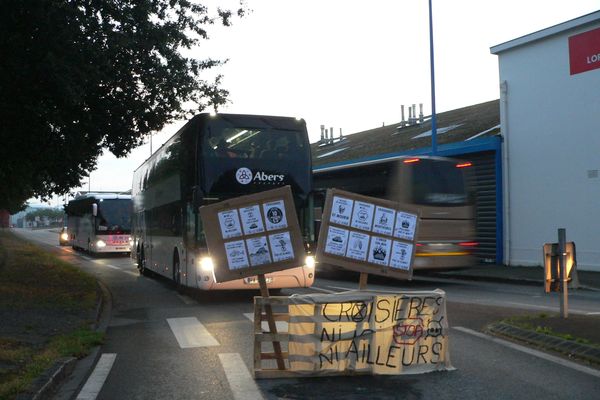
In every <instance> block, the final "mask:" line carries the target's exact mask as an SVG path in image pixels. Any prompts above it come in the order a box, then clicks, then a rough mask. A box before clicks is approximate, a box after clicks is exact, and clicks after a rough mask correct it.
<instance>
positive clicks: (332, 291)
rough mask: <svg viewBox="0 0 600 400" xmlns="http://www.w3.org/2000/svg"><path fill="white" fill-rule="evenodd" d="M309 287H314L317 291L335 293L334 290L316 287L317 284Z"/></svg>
mask: <svg viewBox="0 0 600 400" xmlns="http://www.w3.org/2000/svg"><path fill="white" fill-rule="evenodd" d="M310 288H311V289H314V290H317V291H319V292H323V293H335V290H329V289H323V288H320V287H317V286H314V285H313V286H311V287H310Z"/></svg>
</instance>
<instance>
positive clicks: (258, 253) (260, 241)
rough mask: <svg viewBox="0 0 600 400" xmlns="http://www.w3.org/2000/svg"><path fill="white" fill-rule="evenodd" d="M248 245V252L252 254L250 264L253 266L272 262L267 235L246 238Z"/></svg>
mask: <svg viewBox="0 0 600 400" xmlns="http://www.w3.org/2000/svg"><path fill="white" fill-rule="evenodd" d="M246 245H247V246H248V253H249V255H250V264H251V265H252V266H253V267H254V266H257V265H262V264H269V263H270V262H271V254H270V253H269V248H268V245H267V237H266V236H259V237H256V238H251V239H246Z"/></svg>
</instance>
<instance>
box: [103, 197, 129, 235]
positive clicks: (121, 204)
mask: <svg viewBox="0 0 600 400" xmlns="http://www.w3.org/2000/svg"><path fill="white" fill-rule="evenodd" d="M130 216H131V200H122V199H108V200H107V199H103V200H100V201H99V202H98V218H96V231H97V232H98V233H104V234H107V233H108V234H115V233H130V232H131V219H130Z"/></svg>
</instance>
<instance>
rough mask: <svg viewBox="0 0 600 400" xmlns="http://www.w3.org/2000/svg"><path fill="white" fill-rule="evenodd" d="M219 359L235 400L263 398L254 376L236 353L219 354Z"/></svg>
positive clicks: (257, 399)
mask: <svg viewBox="0 0 600 400" xmlns="http://www.w3.org/2000/svg"><path fill="white" fill-rule="evenodd" d="M219 359H220V360H221V365H222V366H223V370H224V371H225V376H227V382H229V387H230V388H231V391H232V393H233V398H234V399H235V400H255V399H256V400H260V399H263V396H262V394H261V393H260V390H259V389H258V386H257V385H256V382H255V381H254V378H252V375H250V372H249V371H248V368H246V364H244V360H242V357H241V356H240V355H239V354H238V353H225V354H219Z"/></svg>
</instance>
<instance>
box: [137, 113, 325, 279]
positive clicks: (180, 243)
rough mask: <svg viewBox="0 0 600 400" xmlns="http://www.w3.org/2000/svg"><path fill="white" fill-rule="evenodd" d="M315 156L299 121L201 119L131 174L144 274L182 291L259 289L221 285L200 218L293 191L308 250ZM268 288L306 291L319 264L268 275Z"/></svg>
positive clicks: (311, 260) (240, 117)
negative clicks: (230, 202) (241, 199)
mask: <svg viewBox="0 0 600 400" xmlns="http://www.w3.org/2000/svg"><path fill="white" fill-rule="evenodd" d="M311 165H312V163H311V154H310V146H309V142H308V133H307V131H306V124H305V122H304V121H303V120H301V119H296V118H289V117H270V116H255V115H236V114H216V115H210V114H199V115H197V116H195V117H194V118H192V119H191V120H190V121H189V122H187V123H186V124H185V125H184V126H183V127H182V128H181V129H180V130H179V131H178V132H177V133H176V134H175V135H174V136H173V137H171V138H170V139H169V140H168V141H167V142H166V143H165V144H164V145H162V146H161V147H160V148H159V149H158V150H157V151H156V152H155V153H154V154H152V155H151V156H150V158H148V160H146V161H145V162H144V163H143V164H142V165H141V166H140V167H138V168H137V169H136V170H135V172H134V174H133V188H132V196H133V207H134V215H133V231H132V238H133V245H134V248H133V252H132V257H134V256H135V258H136V260H137V265H138V269H139V270H140V273H142V274H146V273H148V272H153V273H156V274H159V275H162V276H164V277H167V278H168V279H172V280H173V282H174V283H175V285H176V286H177V287H180V286H186V287H192V288H199V289H203V290H215V289H216V290H219V289H255V288H258V281H257V279H256V278H253V277H250V278H244V279H239V280H235V281H229V282H221V283H217V282H215V280H214V275H213V268H214V265H213V263H212V260H211V258H210V255H209V253H208V249H207V245H206V238H205V232H204V228H203V226H202V221H201V219H200V215H199V208H200V207H201V206H203V205H207V204H211V203H215V202H219V201H223V200H227V199H229V198H233V197H238V196H241V195H247V194H252V193H257V192H262V191H265V190H269V189H273V188H276V187H279V186H284V185H290V186H291V189H292V194H293V197H294V203H295V206H296V213H297V215H298V221H299V223H300V228H301V229H302V234H303V238H304V243H305V247H306V248H307V250H310V249H311V246H312V245H313V243H314V231H313V227H314V225H313V220H314V217H313V203H312V172H311ZM266 279H267V282H268V283H269V287H270V288H273V289H280V288H289V287H309V286H311V285H312V283H313V281H314V258H313V257H312V256H309V257H307V260H306V264H305V265H303V266H300V267H297V268H292V269H288V270H285V271H279V272H275V273H272V274H267V275H266Z"/></svg>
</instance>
